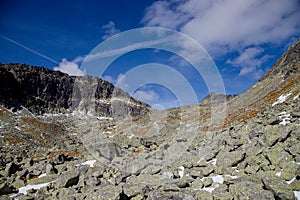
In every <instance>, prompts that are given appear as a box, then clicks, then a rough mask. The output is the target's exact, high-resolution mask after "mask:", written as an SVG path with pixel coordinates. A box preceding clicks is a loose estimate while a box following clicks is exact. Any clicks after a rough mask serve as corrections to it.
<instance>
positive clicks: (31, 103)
mask: <svg viewBox="0 0 300 200" xmlns="http://www.w3.org/2000/svg"><path fill="white" fill-rule="evenodd" d="M80 80H82V81H83V84H86V85H83V86H82V87H84V86H85V88H84V89H86V88H89V86H90V85H88V84H90V82H89V81H91V80H92V81H93V82H95V84H96V86H95V89H96V91H95V94H94V97H95V99H96V100H97V99H98V100H99V99H101V100H108V102H105V103H101V102H99V101H98V103H97V104H96V105H95V110H96V111H97V113H98V114H100V115H111V108H110V107H111V102H109V101H110V99H111V98H112V96H113V94H114V93H116V94H117V95H118V96H120V97H123V98H128V100H130V102H132V103H130V102H128V103H129V104H128V106H129V107H130V110H131V111H132V113H131V114H133V115H137V114H139V113H143V112H147V111H148V110H149V108H150V107H149V106H148V105H147V104H144V103H142V102H139V101H137V100H135V99H133V98H130V97H129V95H128V94H127V93H125V92H123V91H122V90H120V89H118V88H115V87H114V86H113V85H112V84H111V83H109V82H106V81H104V80H101V79H100V78H95V77H93V78H92V77H82V78H80V77H78V78H76V77H72V76H69V75H67V74H65V73H62V72H59V71H52V70H49V69H46V68H43V67H34V66H29V65H25V64H0V83H1V87H0V104H1V103H2V104H4V105H5V106H6V107H15V109H17V108H18V107H19V106H21V105H23V106H25V107H26V108H27V109H29V110H31V111H32V112H34V113H36V114H43V113H62V112H67V111H71V110H72V109H74V105H72V104H74V99H73V98H74V97H75V96H74V95H73V93H74V92H76V91H77V92H78V88H76V87H80V85H79V81H80ZM74 87H75V88H74ZM76 97H79V101H81V100H82V99H81V96H80V94H79V95H76ZM72 106H73V107H72ZM75 107H76V105H75Z"/></svg>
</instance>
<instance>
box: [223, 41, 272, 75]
mask: <svg viewBox="0 0 300 200" xmlns="http://www.w3.org/2000/svg"><path fill="white" fill-rule="evenodd" d="M263 51H264V50H263V49H262V48H258V47H251V48H247V49H245V51H242V52H240V55H239V56H237V57H235V58H234V59H228V60H227V61H226V64H231V65H233V66H236V67H239V68H240V73H239V75H240V76H243V75H248V74H251V73H252V74H254V76H255V79H256V78H257V76H258V75H262V74H263V73H264V71H263V70H262V69H261V66H262V65H263V63H265V62H266V61H267V60H268V59H269V58H270V57H272V56H270V55H264V56H261V54H262V53H263Z"/></svg>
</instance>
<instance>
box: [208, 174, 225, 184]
mask: <svg viewBox="0 0 300 200" xmlns="http://www.w3.org/2000/svg"><path fill="white" fill-rule="evenodd" d="M211 178H212V180H213V182H214V183H221V184H223V182H224V178H223V176H221V175H216V176H212V177H211Z"/></svg>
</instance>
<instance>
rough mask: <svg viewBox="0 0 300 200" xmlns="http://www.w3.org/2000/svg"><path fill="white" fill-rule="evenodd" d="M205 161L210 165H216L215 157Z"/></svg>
mask: <svg viewBox="0 0 300 200" xmlns="http://www.w3.org/2000/svg"><path fill="white" fill-rule="evenodd" d="M207 163H211V164H212V165H214V166H216V164H217V159H216V158H215V159H212V160H210V161H209V162H207Z"/></svg>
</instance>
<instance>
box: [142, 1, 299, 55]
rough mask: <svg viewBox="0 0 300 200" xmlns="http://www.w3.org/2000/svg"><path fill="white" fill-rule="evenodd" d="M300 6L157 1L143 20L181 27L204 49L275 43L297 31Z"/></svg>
mask: <svg viewBox="0 0 300 200" xmlns="http://www.w3.org/2000/svg"><path fill="white" fill-rule="evenodd" d="M299 6H300V4H299V1H297V0H289V1H285V2H283V1H281V0H245V1H232V0H223V1H219V0H212V1H211V0H204V1H199V0H169V1H157V2H155V3H153V4H152V5H151V6H150V7H149V8H148V9H147V10H146V14H145V16H144V18H143V20H142V22H143V23H144V24H145V25H147V26H160V27H168V28H175V29H177V30H180V31H182V32H184V33H186V34H188V35H190V36H192V37H193V38H195V39H196V40H197V41H198V42H200V44H202V45H203V46H204V47H205V48H207V49H211V48H213V47H215V46H217V47H220V46H221V47H224V50H228V49H240V48H244V47H247V46H249V45H254V44H261V43H268V42H270V43H278V42H281V41H283V40H286V39H287V38H288V37H290V36H292V35H293V34H296V33H299V25H300V23H299V18H300V10H299ZM170 19H172V20H170ZM174 21H175V22H174Z"/></svg>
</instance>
